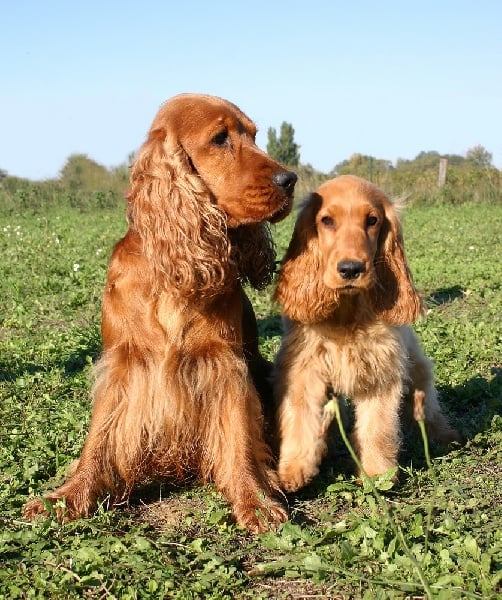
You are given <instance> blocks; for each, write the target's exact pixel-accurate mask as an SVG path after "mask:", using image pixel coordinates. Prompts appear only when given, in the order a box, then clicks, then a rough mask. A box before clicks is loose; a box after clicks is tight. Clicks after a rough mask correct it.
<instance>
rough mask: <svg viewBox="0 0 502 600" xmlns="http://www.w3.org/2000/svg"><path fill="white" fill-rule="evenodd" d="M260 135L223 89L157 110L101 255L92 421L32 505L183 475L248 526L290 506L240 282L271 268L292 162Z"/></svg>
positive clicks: (65, 512)
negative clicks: (268, 150) (220, 497)
mask: <svg viewBox="0 0 502 600" xmlns="http://www.w3.org/2000/svg"><path fill="white" fill-rule="evenodd" d="M255 135H256V128H255V125H254V124H253V122H252V121H251V120H250V119H249V118H248V117H247V116H246V115H245V114H244V113H243V112H241V110H239V108H237V107H236V106H235V105H233V104H231V103H230V102H227V101H225V100H222V99H221V98H217V97H213V96H207V95H197V94H182V95H179V96H176V97H174V98H172V99H171V100H169V101H168V102H166V103H165V104H164V105H163V106H162V107H161V109H160V110H159V112H158V114H157V116H156V117H155V119H154V121H153V124H152V126H151V128H150V131H149V134H148V137H147V140H146V141H145V143H144V144H143V146H142V147H141V149H140V150H139V153H138V155H137V158H136V161H135V163H134V165H133V167H132V172H131V190H130V194H129V208H128V221H129V228H128V231H127V233H126V235H125V237H124V238H123V239H122V240H120V241H119V242H118V244H117V245H116V246H115V249H114V250H113V254H112V257H111V260H110V265H109V271H108V279H107V282H106V287H105V291H104V297H103V307H102V337H103V353H102V356H101V358H100V360H99V362H98V364H97V367H96V382H95V385H94V389H93V396H94V407H93V414H92V421H91V425H90V430H89V434H88V437H87V440H86V442H85V445H84V448H83V451H82V454H81V456H80V459H79V460H78V464H77V466H76V467H75V469H74V472H73V474H72V475H71V476H70V477H69V479H68V480H67V481H66V482H65V483H64V484H63V485H62V486H61V487H60V488H58V489H57V490H55V491H54V492H52V493H50V494H48V495H47V496H46V497H45V499H35V500H32V501H31V502H29V503H28V504H27V505H26V506H25V509H24V515H25V516H26V517H27V518H34V517H35V516H36V515H38V514H40V513H42V514H46V513H47V508H46V502H47V501H48V502H50V503H52V504H57V502H58V501H59V500H63V501H64V503H63V504H64V506H62V507H60V506H59V505H58V506H56V510H57V514H58V517H59V518H62V519H74V518H78V517H82V516H86V515H89V513H91V511H93V510H94V509H95V508H96V505H97V502H98V501H99V499H101V498H103V497H104V496H105V495H107V494H108V495H109V496H110V498H111V501H112V503H119V502H123V501H124V500H125V499H127V498H128V496H129V494H130V492H131V490H132V488H133V486H134V485H135V484H136V483H139V482H141V481H144V480H148V479H167V480H175V481H185V480H186V479H188V478H191V477H196V478H198V479H199V480H201V481H203V482H205V481H209V480H212V481H214V482H215V484H216V486H217V488H218V489H219V490H221V491H222V492H223V494H224V495H225V496H226V498H227V499H228V501H229V502H230V503H231V505H232V508H233V512H234V515H235V518H236V520H237V522H238V523H239V524H240V525H242V526H243V527H245V528H247V529H248V530H250V531H252V532H258V531H262V530H264V529H266V528H267V527H269V526H270V525H274V524H277V523H278V522H281V521H283V520H285V519H286V518H287V514H286V511H285V509H284V508H283V506H282V504H281V503H280V502H279V501H278V499H277V498H278V492H279V486H278V482H277V476H276V474H275V471H274V470H273V469H272V468H271V461H270V458H271V453H270V450H269V448H268V446H267V445H266V443H265V441H264V434H263V422H262V421H263V415H262V407H261V404H260V398H259V395H258V392H257V386H259V385H261V377H265V376H266V375H267V373H266V371H267V362H266V361H265V360H264V359H263V358H262V357H261V356H260V354H259V352H258V336H257V326H256V320H255V316H254V313H253V310H252V307H251V304H250V302H249V300H248V299H247V297H246V296H245V294H244V291H243V287H242V285H243V283H245V282H248V283H250V284H251V285H252V286H254V287H256V288H261V287H264V286H265V285H267V284H268V283H269V282H270V280H271V277H272V274H273V271H274V258H275V253H274V250H273V246H272V242H271V237H270V234H269V229H268V225H267V221H268V222H275V221H278V220H280V219H282V218H283V217H285V216H286V215H287V214H288V213H289V211H290V209H291V204H292V196H293V191H294V186H295V182H296V175H295V174H294V173H292V172H290V171H289V170H287V169H285V168H284V167H283V166H282V165H280V164H279V163H277V162H276V161H274V160H272V159H271V158H270V157H269V156H267V155H266V154H265V153H264V152H263V151H261V150H260V149H259V148H258V147H257V146H256V144H255ZM253 377H254V378H255V380H256V385H255V382H254V381H253Z"/></svg>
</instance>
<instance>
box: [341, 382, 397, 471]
mask: <svg viewBox="0 0 502 600" xmlns="http://www.w3.org/2000/svg"><path fill="white" fill-rule="evenodd" d="M353 402H354V409H355V425H354V432H353V434H352V444H353V446H354V450H355V452H356V454H357V455H358V457H359V460H360V461H361V465H362V468H363V470H364V472H365V473H366V475H368V476H369V477H373V476H375V475H380V474H382V473H385V471H388V470H389V469H391V468H393V467H396V466H397V464H398V462H397V458H398V453H399V446H400V441H401V432H400V422H399V407H400V403H401V386H400V385H397V384H395V385H393V386H392V387H391V388H390V389H388V390H386V395H385V397H382V396H375V397H372V398H364V397H363V398H354V399H353Z"/></svg>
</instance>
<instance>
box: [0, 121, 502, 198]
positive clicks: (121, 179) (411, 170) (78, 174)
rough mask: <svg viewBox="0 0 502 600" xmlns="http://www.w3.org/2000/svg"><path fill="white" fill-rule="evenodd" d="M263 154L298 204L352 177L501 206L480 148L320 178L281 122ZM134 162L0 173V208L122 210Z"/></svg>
mask: <svg viewBox="0 0 502 600" xmlns="http://www.w3.org/2000/svg"><path fill="white" fill-rule="evenodd" d="M267 152H268V154H270V156H272V157H273V158H275V159H276V160H278V161H279V162H281V163H282V164H284V165H286V166H289V167H291V168H293V169H295V170H296V171H297V173H298V175H299V183H298V184H297V197H300V198H301V197H302V196H304V195H305V194H306V193H307V192H308V191H310V190H312V189H315V188H316V187H318V185H319V184H320V183H322V181H325V180H326V179H330V178H332V177H334V176H337V175H344V174H353V175H358V176H359V177H363V178H365V179H369V180H370V181H373V182H374V183H376V184H377V185H379V186H380V187H382V189H384V191H385V192H387V193H388V194H390V195H393V196H397V195H399V196H404V197H406V198H407V199H408V201H410V202H429V203H435V202H449V203H453V204H459V203H462V202H465V201H495V202H500V201H502V172H501V171H500V170H498V169H496V168H495V167H494V166H493V163H492V161H493V157H492V154H491V153H490V152H488V151H487V150H486V149H485V148H484V147H483V146H479V145H478V146H474V147H473V148H470V149H469V150H468V151H467V152H466V155H465V157H464V156H460V155H456V154H447V155H440V154H439V153H438V152H435V151H427V152H425V151H424V152H420V153H419V154H418V155H417V156H416V157H415V158H414V159H411V160H406V159H398V160H397V161H396V164H395V165H394V164H393V163H392V162H391V161H389V160H386V159H382V158H377V157H374V156H368V155H363V154H353V155H352V156H350V157H349V158H347V159H346V160H343V161H342V162H340V163H338V164H337V165H335V166H334V167H333V169H332V170H331V171H330V172H329V173H322V172H320V171H317V170H316V169H314V167H312V166H311V165H309V164H303V163H302V162H301V156H300V145H299V144H298V143H297V142H296V141H295V130H294V128H293V126H292V125H291V124H290V123H287V122H285V121H284V122H283V123H282V124H281V126H280V129H279V132H277V130H276V129H275V128H273V127H270V128H269V129H268V142H267ZM133 160H134V153H132V154H130V155H129V157H128V160H127V161H126V162H124V163H123V164H121V165H119V166H117V167H114V168H110V169H109V168H106V167H104V166H103V165H100V164H98V163H97V162H95V161H94V160H92V159H91V158H89V157H88V156H87V155H85V154H74V155H71V156H70V157H68V159H67V161H66V163H65V164H64V166H63V168H62V169H61V171H60V174H59V177H57V178H56V179H49V180H45V181H39V182H34V181H30V180H27V179H23V178H19V177H13V176H10V175H9V174H8V173H7V172H6V171H5V170H3V169H0V208H4V209H5V208H11V209H13V210H14V209H16V208H29V207H31V208H37V207H41V206H45V205H50V204H52V203H58V204H61V203H62V202H63V203H64V202H66V203H67V204H68V205H70V206H75V207H79V208H81V209H82V210H85V209H86V208H89V209H93V208H112V207H115V206H117V205H119V204H120V205H122V204H123V203H124V201H125V200H124V194H125V191H126V190H127V188H128V186H129V165H130V164H131V163H132V162H133ZM440 160H443V161H444V160H446V161H447V163H446V164H447V169H446V178H445V180H444V181H443V182H439V181H438V172H439V171H438V170H439V164H440Z"/></svg>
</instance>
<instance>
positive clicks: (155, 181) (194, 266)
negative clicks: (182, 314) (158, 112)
mask: <svg viewBox="0 0 502 600" xmlns="http://www.w3.org/2000/svg"><path fill="white" fill-rule="evenodd" d="M128 215H129V219H130V226H131V228H132V229H133V230H135V231H137V233H138V235H139V236H140V238H141V240H142V246H143V252H144V253H145V255H146V257H147V258H148V261H149V264H150V265H151V268H152V271H153V278H154V286H155V287H156V289H160V288H162V287H164V288H165V287H170V288H172V289H174V290H177V291H178V293H179V294H181V295H185V296H186V295H193V294H196V295H197V296H198V297H202V298H203V297H212V296H215V295H217V294H219V293H221V291H223V290H224V289H225V288H226V286H227V283H228V281H229V274H230V273H231V272H232V271H235V266H234V265H233V264H232V261H231V259H230V243H229V240H228V237H227V233H226V232H227V226H226V217H225V214H224V213H223V212H222V211H221V210H220V209H219V208H218V207H217V206H215V205H214V204H213V203H212V202H211V196H210V193H209V191H208V189H207V188H206V187H205V185H204V183H203V182H202V181H201V179H200V178H199V177H198V175H197V174H196V173H194V172H193V169H192V167H191V165H190V162H189V158H188V156H187V155H186V154H185V151H184V150H183V148H181V147H180V146H179V145H177V143H176V142H171V143H170V142H169V140H168V139H160V136H158V135H157V136H155V135H150V138H149V139H148V140H147V141H146V142H145V144H144V145H143V146H142V148H141V149H140V151H139V154H138V157H137V159H136V161H135V163H134V165H133V168H132V172H131V193H130V197H129V212H128Z"/></svg>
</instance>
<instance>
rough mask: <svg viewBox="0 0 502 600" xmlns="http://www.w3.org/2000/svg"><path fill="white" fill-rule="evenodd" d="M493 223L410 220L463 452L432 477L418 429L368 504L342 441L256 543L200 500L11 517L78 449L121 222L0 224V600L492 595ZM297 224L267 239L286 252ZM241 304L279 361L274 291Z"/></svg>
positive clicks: (469, 209) (496, 246) (444, 208)
mask: <svg viewBox="0 0 502 600" xmlns="http://www.w3.org/2000/svg"><path fill="white" fill-rule="evenodd" d="M501 221H502V210H501V207H500V206H499V205H497V204H494V203H491V204H483V203H476V204H462V205H457V206H453V205H433V206H413V207H410V208H409V209H408V210H407V211H406V213H405V239H406V245H407V251H408V255H409V261H410V265H411V268H412V270H413V272H414V275H415V281H416V283H417V286H418V287H419V288H420V289H421V290H422V291H423V292H424V294H425V295H426V297H427V305H428V308H429V310H428V314H427V316H426V318H424V319H423V320H422V321H420V322H419V323H417V324H416V330H417V332H418V333H419V335H420V338H421V340H422V343H423V345H424V347H425V349H426V351H427V354H428V355H429V356H430V357H431V358H432V359H433V360H434V361H435V368H436V378H437V385H438V388H439V391H440V394H441V398H442V402H443V405H444V406H445V409H446V411H447V412H448V414H449V415H450V418H451V421H452V422H453V424H454V425H455V426H456V427H457V428H458V429H459V430H460V431H461V432H462V433H463V434H464V435H465V437H466V438H467V440H468V441H467V443H466V445H465V446H464V447H462V448H457V449H453V450H447V449H446V450H445V449H441V448H437V447H434V446H433V447H432V448H431V452H432V456H433V460H432V465H431V467H430V468H429V467H428V465H427V461H426V458H425V455H424V447H423V444H422V442H421V438H420V435H419V434H418V433H417V435H416V437H412V438H410V439H407V440H406V444H405V448H404V449H403V453H402V457H401V465H402V467H401V468H402V477H401V479H402V483H401V485H399V486H398V487H394V488H389V486H388V482H387V481H385V480H383V481H380V482H379V483H378V487H379V489H380V491H379V492H378V493H377V494H375V493H374V492H372V491H371V489H365V488H364V487H363V488H362V487H360V486H358V485H357V484H356V481H355V480H354V478H353V476H352V461H351V459H350V456H349V454H348V453H347V451H346V450H345V448H344V447H343V445H342V444H340V447H339V448H338V450H337V454H336V456H334V457H333V459H332V460H331V461H329V462H328V463H327V464H326V465H325V467H324V469H323V471H322V474H321V476H320V477H319V478H317V479H316V480H315V481H314V482H313V483H312V484H311V485H310V486H309V487H307V488H306V489H304V490H303V491H302V492H301V493H299V494H296V495H293V496H290V497H289V498H288V501H289V507H290V513H291V521H289V522H287V523H285V524H284V525H283V526H282V527H280V529H279V530H278V531H277V532H273V533H267V534H263V535H261V536H256V537H250V536H248V535H246V534H245V533H244V532H243V531H242V530H240V529H239V528H237V527H236V526H235V525H234V524H233V523H232V520H231V516H230V510H229V508H228V506H227V505H226V503H225V502H224V500H223V499H222V497H221V495H220V494H219V493H218V492H217V491H216V490H215V489H214V488H213V487H211V486H209V487H200V486H194V487H192V488H188V489H172V488H169V487H166V486H157V487H151V488H148V489H144V490H140V491H138V493H137V494H136V495H135V497H134V498H133V499H132V502H131V505H130V506H129V507H127V508H123V509H120V510H115V511H106V510H104V508H103V509H101V510H99V511H98V512H97V514H96V515H95V516H93V517H91V518H89V519H85V520H80V521H77V522H76V523H72V524H68V525H59V524H57V523H56V522H54V521H51V520H47V521H45V522H42V523H39V524H31V523H26V522H24V521H23V520H22V518H21V508H22V505H23V504H24V502H25V501H26V499H27V498H28V497H32V496H34V495H38V494H40V493H43V492H44V491H46V490H48V489H51V488H53V487H54V486H55V485H57V483H59V482H61V480H62V478H63V477H64V472H65V469H66V467H67V466H68V465H69V463H70V462H71V461H72V460H73V459H74V458H76V457H77V456H78V454H79V452H80V450H81V447H82V443H83V440H84V438H85V435H86V432H87V427H88V423H89V416H90V407H89V402H88V390H89V379H88V378H89V370H90V367H91V365H92V362H93V360H94V359H95V358H96V356H97V355H98V354H99V350H100V334H99V326H100V298H101V292H102V288H103V285H104V280H105V276H106V268H107V262H108V257H109V254H110V252H111V248H112V246H113V243H114V242H115V241H116V240H117V239H118V238H119V237H120V236H121V235H122V233H123V232H124V231H125V219H124V211H123V210H101V211H99V212H79V211H78V210H77V209H69V208H59V209H56V208H53V209H51V210H50V211H46V212H44V211H39V212H38V213H37V214H30V212H29V211H27V210H24V212H23V213H22V214H21V213H20V214H17V213H16V212H15V211H12V210H11V211H10V212H8V213H7V212H5V213H4V214H3V215H0V250H1V253H2V277H1V279H0V292H1V293H0V319H1V330H0V419H1V425H0V598H8V599H11V598H86V597H92V598H165V597H169V598H170V597H173V598H215V599H216V598H246V597H249V598H305V597H317V598H319V597H322V598H368V599H370V598H371V599H375V598H422V597H427V595H428V596H429V597H437V598H444V599H451V598H502V593H501V585H500V581H501V576H500V565H501V561H502V526H501V517H502V510H501V508H500V507H501V505H502V497H501V496H502V494H501V489H502V488H501V486H500V480H501V464H502V451H501V442H502V416H501V415H502V397H501V396H502V362H501V346H502V343H501V327H500V314H501V312H502V299H501V290H500V280H501V278H500V263H501V258H502V257H501V250H500V249H501V247H502V244H501V242H502V240H501V231H502V222H501ZM292 222H293V221H292V218H288V220H287V221H286V222H283V223H281V224H279V225H277V226H275V227H274V232H273V233H274V238H275V239H276V242H277V246H278V252H279V255H282V253H283V251H284V249H285V246H286V244H287V242H288V240H289V235H290V232H291V227H292ZM251 296H252V299H253V303H254V305H255V307H256V312H257V314H258V316H259V319H260V322H259V325H260V331H261V335H262V339H261V348H262V350H263V352H264V354H266V355H267V356H268V357H269V358H272V356H273V354H274V352H275V351H276V350H277V348H278V346H279V341H280V324H279V319H278V317H277V311H276V310H275V309H274V308H273V307H272V305H271V303H270V290H267V291H266V292H262V293H256V292H253V293H252V294H251ZM378 494H380V495H381V496H379V495H378ZM382 498H383V499H384V502H385V505H384V506H385V507H386V509H387V510H383V507H382ZM396 532H397V533H396ZM399 532H400V533H399ZM401 536H402V537H401ZM403 540H404V542H405V544H403ZM406 548H407V549H408V551H407V550H406ZM417 565H418V567H419V570H417ZM424 582H425V584H424Z"/></svg>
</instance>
